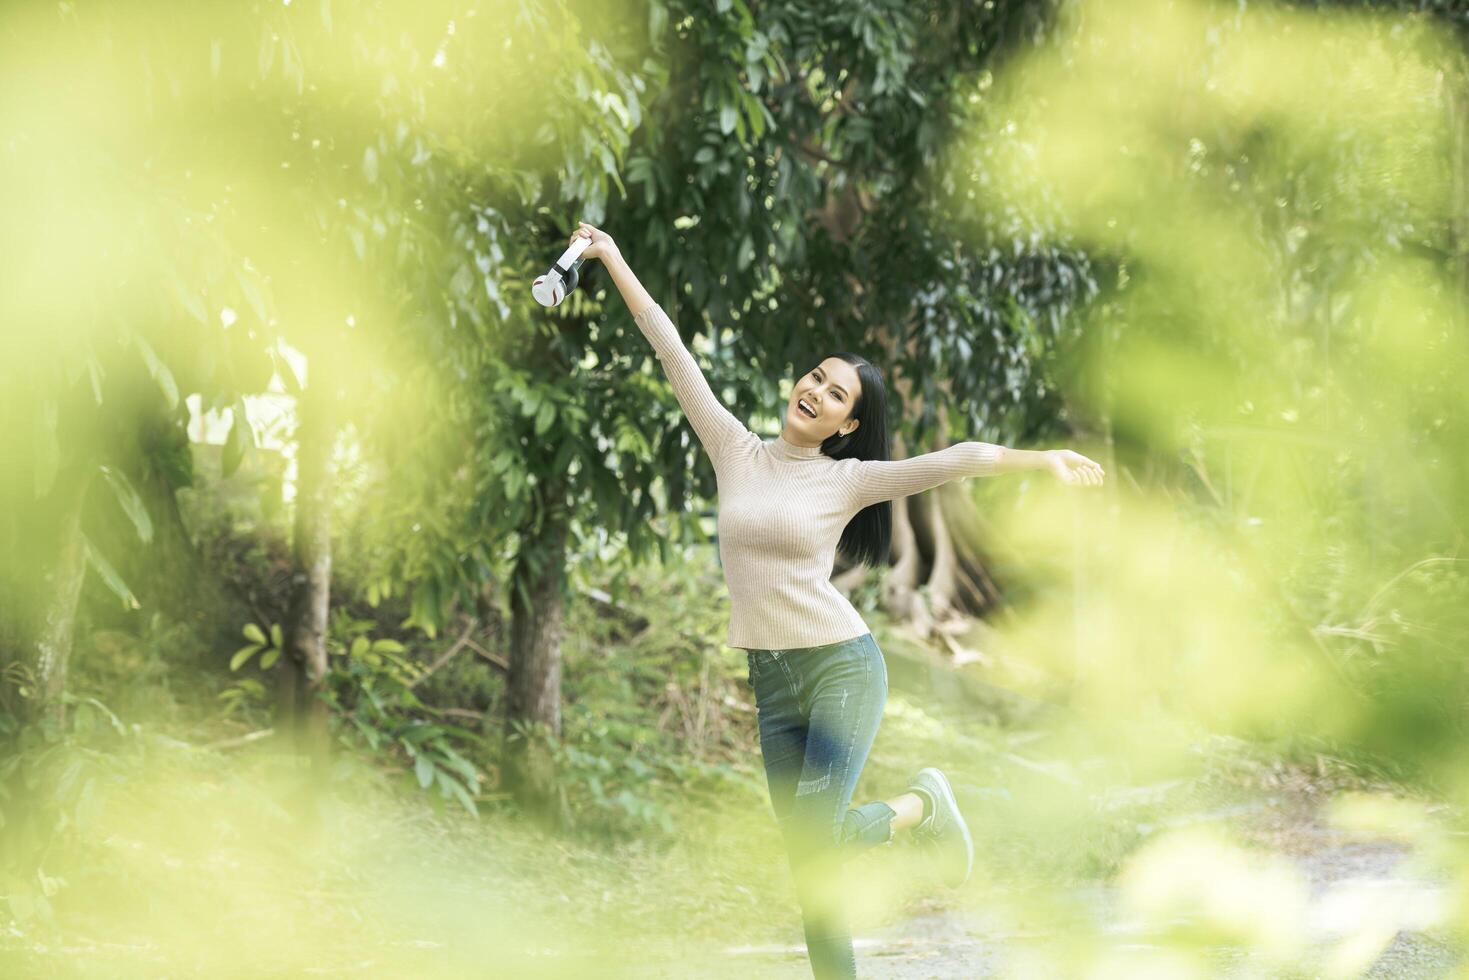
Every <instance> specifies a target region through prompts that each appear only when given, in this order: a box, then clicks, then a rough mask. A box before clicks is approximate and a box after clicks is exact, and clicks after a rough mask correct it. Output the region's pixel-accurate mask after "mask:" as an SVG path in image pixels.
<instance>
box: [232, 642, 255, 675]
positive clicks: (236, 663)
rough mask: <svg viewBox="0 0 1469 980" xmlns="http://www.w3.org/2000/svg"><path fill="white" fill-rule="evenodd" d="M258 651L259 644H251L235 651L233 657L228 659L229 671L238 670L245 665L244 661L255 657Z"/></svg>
mask: <svg viewBox="0 0 1469 980" xmlns="http://www.w3.org/2000/svg"><path fill="white" fill-rule="evenodd" d="M259 649H260V644H258V643H252V644H250V645H249V646H245V647H240V649H238V650H236V651H235V655H234V656H233V657H231V658H230V670H239V669H240V668H241V667H243V666H244V665H245V663H246V661H248V660H249V659H250V658H251V657H253V656H255V653H256V651H257V650H259Z"/></svg>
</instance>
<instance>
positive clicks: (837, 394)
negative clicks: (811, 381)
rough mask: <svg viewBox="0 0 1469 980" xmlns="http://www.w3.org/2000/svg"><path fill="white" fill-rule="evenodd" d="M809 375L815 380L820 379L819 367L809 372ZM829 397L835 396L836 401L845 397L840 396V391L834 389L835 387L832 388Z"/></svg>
mask: <svg viewBox="0 0 1469 980" xmlns="http://www.w3.org/2000/svg"><path fill="white" fill-rule="evenodd" d="M811 377H813V378H815V379H816V380H817V381H820V380H821V369H820V368H816V369H814V370H813V371H812V372H811ZM831 397H833V398H835V399H836V400H837V401H845V399H844V398H842V393H841V392H840V391H837V390H835V389H833V390H832V393H831Z"/></svg>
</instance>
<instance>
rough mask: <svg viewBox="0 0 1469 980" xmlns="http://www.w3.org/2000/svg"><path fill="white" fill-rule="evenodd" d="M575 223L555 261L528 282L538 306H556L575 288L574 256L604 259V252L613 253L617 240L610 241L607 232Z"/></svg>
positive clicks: (605, 254) (577, 275) (615, 249)
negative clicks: (569, 236)
mask: <svg viewBox="0 0 1469 980" xmlns="http://www.w3.org/2000/svg"><path fill="white" fill-rule="evenodd" d="M579 225H580V227H579V228H577V230H576V231H575V232H574V233H573V234H572V236H571V238H570V239H569V240H568V241H567V245H566V251H565V252H562V253H561V257H560V258H559V259H557V260H556V264H555V265H553V266H551V270H550V271H549V272H547V273H546V274H545V275H544V276H537V277H536V279H535V282H533V283H531V287H530V291H531V295H532V296H534V297H535V298H536V302H537V303H540V304H541V305H542V306H560V305H561V301H562V300H564V299H565V298H566V296H567V294H568V293H570V292H571V291H572V290H573V289H575V288H576V284H577V282H578V281H579V280H580V278H581V277H580V275H579V274H578V272H577V266H576V263H577V260H578V259H605V258H606V257H607V256H608V255H615V254H617V243H616V242H614V241H613V240H612V236H611V235H609V234H607V233H606V232H605V231H601V230H599V229H597V228H593V227H592V226H591V225H589V224H587V223H586V222H585V221H582V222H579Z"/></svg>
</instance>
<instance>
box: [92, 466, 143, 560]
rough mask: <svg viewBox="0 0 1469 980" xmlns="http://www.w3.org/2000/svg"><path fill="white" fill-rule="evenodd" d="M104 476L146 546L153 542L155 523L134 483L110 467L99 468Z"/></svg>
mask: <svg viewBox="0 0 1469 980" xmlns="http://www.w3.org/2000/svg"><path fill="white" fill-rule="evenodd" d="M98 469H100V470H101V471H102V475H103V476H104V477H106V478H107V485H108V486H110V487H112V493H113V496H115V497H116V498H117V502H118V504H119V505H121V506H122V509H123V512H124V513H125V514H127V515H128V519H129V520H131V521H132V522H133V527H134V528H135V529H136V530H137V532H138V537H139V538H141V539H142V541H143V543H144V544H147V543H148V542H150V541H152V540H153V521H152V519H151V518H149V517H148V508H146V507H144V506H143V498H142V497H140V496H138V491H136V490H134V489H133V485H132V483H131V482H130V481H129V480H128V478H127V476H126V475H125V474H123V473H122V472H121V471H120V470H114V469H113V468H112V467H110V466H106V465H103V466H99V467H98Z"/></svg>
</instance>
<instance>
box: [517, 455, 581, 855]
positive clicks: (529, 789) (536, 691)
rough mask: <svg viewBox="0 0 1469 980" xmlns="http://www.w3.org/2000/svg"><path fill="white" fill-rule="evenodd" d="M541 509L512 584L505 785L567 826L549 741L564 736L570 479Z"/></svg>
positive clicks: (556, 486) (535, 815) (528, 808)
mask: <svg viewBox="0 0 1469 980" xmlns="http://www.w3.org/2000/svg"><path fill="white" fill-rule="evenodd" d="M540 500H541V508H540V509H539V513H538V514H537V515H536V520H535V523H534V525H533V526H532V527H530V528H526V529H524V530H523V531H522V532H521V540H522V542H523V543H522V545H521V549H520V554H519V556H518V557H517V559H516V562H515V569H514V571H513V572H512V573H511V582H510V610H511V622H510V673H509V676H508V677H507V678H506V692H505V693H506V699H505V730H504V743H503V748H502V753H501V768H500V778H501V785H502V786H503V787H504V789H505V790H507V791H508V792H510V793H511V794H512V795H513V796H514V798H515V800H516V802H517V803H518V804H519V805H520V807H521V809H522V810H523V811H524V812H525V813H526V814H527V815H528V816H529V817H531V819H533V820H535V821H536V822H538V823H541V824H542V825H544V826H546V827H547V828H548V829H551V830H559V829H561V828H562V827H564V826H565V825H566V822H567V812H566V800H565V797H564V795H563V794H562V791H561V789H560V787H559V786H558V784H557V780H556V767H555V760H554V759H553V757H552V755H551V747H550V745H549V744H548V742H547V739H546V736H547V735H554V736H556V737H559V736H560V735H561V635H562V613H563V608H564V604H565V598H564V595H563V591H564V579H565V575H566V540H567V532H568V521H569V515H568V514H567V508H566V488H565V483H564V480H562V479H559V478H558V479H553V480H547V481H543V482H542V484H541V493H540Z"/></svg>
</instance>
